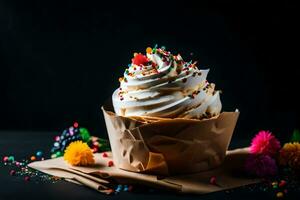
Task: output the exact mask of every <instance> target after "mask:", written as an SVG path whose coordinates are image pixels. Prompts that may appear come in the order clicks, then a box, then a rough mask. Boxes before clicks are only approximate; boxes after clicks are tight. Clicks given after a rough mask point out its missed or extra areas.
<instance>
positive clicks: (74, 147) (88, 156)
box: [64, 141, 95, 166]
mask: <svg viewBox="0 0 300 200" xmlns="http://www.w3.org/2000/svg"><path fill="white" fill-rule="evenodd" d="M64 160H66V161H67V162H68V163H69V164H71V165H74V166H79V165H80V166H86V165H92V164H94V163H95V160H94V155H93V152H92V150H91V149H90V147H89V146H88V145H87V143H83V142H82V141H75V142H72V143H70V144H69V146H68V147H67V148H66V150H65V154H64Z"/></svg>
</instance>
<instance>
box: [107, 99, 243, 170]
mask: <svg viewBox="0 0 300 200" xmlns="http://www.w3.org/2000/svg"><path fill="white" fill-rule="evenodd" d="M102 111H103V114H104V118H105V123H106V127H107V131H108V136H109V141H110V144H111V148H112V153H113V158H114V162H115V164H116V166H117V167H119V168H121V169H124V170H128V171H133V172H140V173H150V174H156V175H173V174H187V173H196V172H201V171H205V170H210V169H212V168H215V167H217V166H219V165H220V164H221V163H222V162H223V160H224V158H225V154H226V150H227V149H228V145H229V143H230V140H231V136H232V133H233V131H234V128H235V125H236V122H237V119H238V116H239V112H223V113H221V114H220V115H218V116H215V117H212V118H210V119H202V120H197V119H184V118H175V119H164V118H156V117H145V118H144V117H122V116H118V115H116V114H115V113H114V112H113V107H112V103H111V101H110V102H108V103H106V104H105V105H104V106H103V107H102Z"/></svg>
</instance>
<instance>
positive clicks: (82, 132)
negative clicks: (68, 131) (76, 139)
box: [79, 128, 91, 142]
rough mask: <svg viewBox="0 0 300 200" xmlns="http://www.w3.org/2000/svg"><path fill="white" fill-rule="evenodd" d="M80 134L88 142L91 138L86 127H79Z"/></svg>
mask: <svg viewBox="0 0 300 200" xmlns="http://www.w3.org/2000/svg"><path fill="white" fill-rule="evenodd" d="M79 132H80V136H81V138H82V140H83V141H84V142H88V141H89V140H90V138H91V135H90V133H89V131H88V130H87V129H86V128H80V129H79Z"/></svg>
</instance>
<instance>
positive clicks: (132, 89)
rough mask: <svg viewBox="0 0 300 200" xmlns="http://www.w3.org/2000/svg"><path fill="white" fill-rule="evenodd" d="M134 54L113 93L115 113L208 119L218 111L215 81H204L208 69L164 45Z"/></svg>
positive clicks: (218, 101)
mask: <svg viewBox="0 0 300 200" xmlns="http://www.w3.org/2000/svg"><path fill="white" fill-rule="evenodd" d="M146 52H147V54H146V55H143V54H141V53H139V54H137V53H135V55H134V58H133V59H132V63H131V64H130V65H129V67H128V68H127V69H126V70H125V72H124V77H122V78H120V79H119V81H120V87H119V88H118V89H117V90H115V92H114V93H113V96H112V99H113V106H114V110H115V113H116V114H117V115H121V116H126V117H129V116H152V117H162V118H197V119H201V118H209V117H212V116H215V115H218V114H220V112H221V109H222V104H221V101H220V94H219V91H217V90H215V84H213V83H209V82H208V81H207V80H206V77H207V74H208V72H209V69H204V70H201V69H198V68H197V66H196V62H192V61H190V62H185V61H184V60H183V59H182V57H181V56H180V55H179V54H178V55H176V56H175V55H172V54H171V53H170V52H169V51H166V50H165V48H164V47H162V48H157V47H154V48H153V49H152V48H150V47H148V48H147V49H146Z"/></svg>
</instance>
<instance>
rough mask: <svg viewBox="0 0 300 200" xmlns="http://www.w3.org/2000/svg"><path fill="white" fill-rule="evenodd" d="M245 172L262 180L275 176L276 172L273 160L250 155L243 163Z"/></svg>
mask: <svg viewBox="0 0 300 200" xmlns="http://www.w3.org/2000/svg"><path fill="white" fill-rule="evenodd" d="M245 170H246V172H247V173H248V174H250V175H254V176H258V177H264V178H267V177H270V176H275V175H276V174H277V172H278V168H277V165H276V162H275V160H274V159H273V158H271V157H270V156H268V155H263V154H261V155H255V154H250V155H249V156H248V158H247V160H246V162H245Z"/></svg>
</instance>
